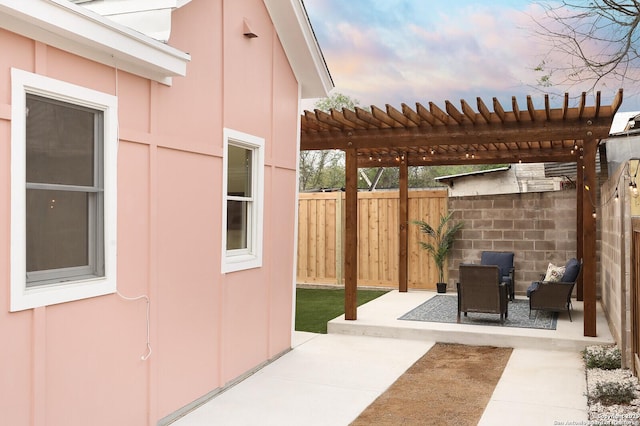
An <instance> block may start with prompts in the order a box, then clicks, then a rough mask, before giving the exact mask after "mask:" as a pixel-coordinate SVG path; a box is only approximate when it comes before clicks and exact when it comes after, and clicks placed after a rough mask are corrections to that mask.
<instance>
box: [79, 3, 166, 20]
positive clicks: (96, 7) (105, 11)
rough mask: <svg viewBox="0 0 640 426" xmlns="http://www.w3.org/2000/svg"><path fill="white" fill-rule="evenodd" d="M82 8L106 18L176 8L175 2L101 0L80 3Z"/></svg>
mask: <svg viewBox="0 0 640 426" xmlns="http://www.w3.org/2000/svg"><path fill="white" fill-rule="evenodd" d="M82 7H86V8H87V9H90V10H93V11H94V12H96V13H99V14H100V15H102V16H108V15H118V14H121V13H133V12H144V11H149V10H158V9H174V8H176V7H178V6H177V0H106V1H105V0H102V1H89V2H86V3H82Z"/></svg>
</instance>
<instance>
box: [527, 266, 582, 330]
mask: <svg viewBox="0 0 640 426" xmlns="http://www.w3.org/2000/svg"><path fill="white" fill-rule="evenodd" d="M581 272H582V260H580V261H578V260H577V259H570V260H569V261H568V262H567V264H566V266H565V272H564V275H563V276H562V278H560V281H556V282H549V281H535V282H533V283H532V284H531V286H530V287H529V289H528V290H527V294H528V296H529V316H531V310H532V309H536V310H540V311H551V312H562V311H564V310H565V309H566V310H567V313H568V314H569V321H571V322H573V319H572V318H571V309H572V308H573V307H572V305H571V293H572V292H573V287H574V286H575V285H576V281H578V277H579V276H580V273H581Z"/></svg>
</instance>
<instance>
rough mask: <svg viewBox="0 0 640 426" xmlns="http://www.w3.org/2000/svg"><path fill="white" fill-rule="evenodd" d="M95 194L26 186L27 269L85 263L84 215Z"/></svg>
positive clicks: (85, 222)
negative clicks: (35, 188) (28, 187)
mask: <svg viewBox="0 0 640 426" xmlns="http://www.w3.org/2000/svg"><path fill="white" fill-rule="evenodd" d="M95 196H96V195H95V194H87V193H84V192H64V191H42V190H27V272H34V271H44V270H49V269H58V268H69V267H74V266H86V265H88V264H89V243H88V242H89V223H88V219H87V218H88V212H89V202H90V198H92V197H95Z"/></svg>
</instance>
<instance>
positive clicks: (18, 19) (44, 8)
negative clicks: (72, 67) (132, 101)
mask: <svg viewBox="0 0 640 426" xmlns="http://www.w3.org/2000/svg"><path fill="white" fill-rule="evenodd" d="M0 28H5V29H7V30H8V31H11V32H14V33H16V34H20V35H22V36H25V37H28V38H31V39H34V40H37V41H40V42H42V43H45V44H47V45H50V46H53V47H56V48H58V49H61V50H65V51H67V52H71V53H73V54H76V55H78V56H82V57H84V58H87V59H91V60H93V61H96V62H99V63H102V64H105V65H109V66H113V67H117V68H118V69H121V70H124V71H127V72H130V73H133V74H136V75H139V76H142V77H145V78H149V79H152V80H155V81H158V82H161V83H164V84H168V85H169V84H171V77H173V76H185V75H186V70H187V63H188V62H189V60H190V56H189V55H188V54H187V53H184V52H182V51H180V50H178V49H175V48H173V47H171V46H168V45H166V44H163V43H161V42H159V41H156V40H153V39H152V38H150V37H147V36H145V35H143V34H141V33H138V32H136V31H134V30H132V29H130V28H127V27H124V26H122V25H120V24H118V23H115V22H113V21H111V20H109V19H108V18H105V17H103V16H101V15H99V14H97V13H94V12H92V11H90V10H88V9H85V8H83V7H82V6H77V5H75V4H73V3H70V2H68V1H66V0H26V1H25V0H0Z"/></svg>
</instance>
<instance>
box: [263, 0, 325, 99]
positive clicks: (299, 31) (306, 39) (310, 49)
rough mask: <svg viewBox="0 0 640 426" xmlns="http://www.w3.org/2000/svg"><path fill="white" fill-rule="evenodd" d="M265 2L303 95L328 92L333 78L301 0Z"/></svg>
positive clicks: (309, 95)
mask: <svg viewBox="0 0 640 426" xmlns="http://www.w3.org/2000/svg"><path fill="white" fill-rule="evenodd" d="M264 4H265V6H266V7H267V10H268V12H269V15H270V16H271V20H272V21H273V24H274V26H275V28H276V31H277V33H278V37H279V38H280V41H281V43H282V46H283V48H284V50H285V53H286V55H287V58H288V59H289V62H290V63H291V67H292V68H293V72H294V74H295V76H296V78H297V80H298V82H299V84H300V86H301V89H302V90H301V96H302V98H303V99H309V98H322V97H326V96H328V95H329V92H330V91H331V89H333V87H334V85H333V80H332V79H331V74H330V73H329V69H328V68H327V64H326V62H325V60H324V57H323V56H322V51H321V50H320V46H319V45H318V41H317V39H316V37H315V34H314V33H313V29H312V27H311V23H310V22H309V18H308V16H307V12H306V10H305V9H304V5H303V4H302V2H301V1H300V0H264ZM301 41H302V42H301Z"/></svg>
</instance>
